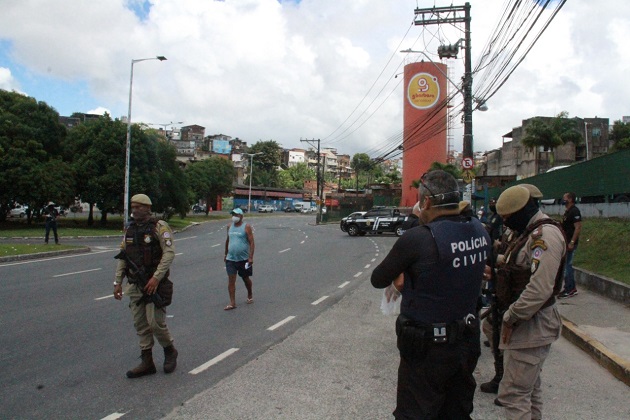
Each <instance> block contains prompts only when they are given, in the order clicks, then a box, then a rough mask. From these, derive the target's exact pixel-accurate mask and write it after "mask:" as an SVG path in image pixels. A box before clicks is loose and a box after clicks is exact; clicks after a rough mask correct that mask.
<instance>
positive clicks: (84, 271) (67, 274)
mask: <svg viewBox="0 0 630 420" xmlns="http://www.w3.org/2000/svg"><path fill="white" fill-rule="evenodd" d="M98 270H102V268H93V269H91V270H83V271H75V272H73V273H65V274H57V275H54V276H53V277H64V276H72V275H74V274H82V273H89V272H91V271H98Z"/></svg>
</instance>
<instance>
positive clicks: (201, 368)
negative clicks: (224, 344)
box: [188, 348, 239, 375]
mask: <svg viewBox="0 0 630 420" xmlns="http://www.w3.org/2000/svg"><path fill="white" fill-rule="evenodd" d="M237 351H239V349H238V348H231V349H229V350H227V351H224V352H223V353H221V354H220V355H218V356H217V357H215V358H214V359H212V360H209V361H207V362H206V363H204V364H203V365H201V366H199V367H196V368H194V369H193V370H191V371H190V372H188V373H190V374H191V375H196V374H198V373H201V372H203V371H204V370H206V369H208V368H209V367H211V366H213V365H216V364H217V363H219V362H220V361H221V360H223V359H226V358H227V357H229V356H231V355H232V354H234V353H236V352H237Z"/></svg>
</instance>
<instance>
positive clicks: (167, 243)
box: [115, 220, 175, 283]
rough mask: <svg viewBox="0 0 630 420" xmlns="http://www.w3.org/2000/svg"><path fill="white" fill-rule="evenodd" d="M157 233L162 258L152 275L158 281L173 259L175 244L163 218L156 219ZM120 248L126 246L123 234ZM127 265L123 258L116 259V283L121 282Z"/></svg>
mask: <svg viewBox="0 0 630 420" xmlns="http://www.w3.org/2000/svg"><path fill="white" fill-rule="evenodd" d="M156 228H157V233H158V237H159V238H160V248H162V259H161V260H160V263H159V264H158V266H157V269H156V270H155V273H153V277H155V278H156V279H158V281H162V279H163V278H164V276H165V275H166V272H167V271H168V269H169V268H170V267H171V264H172V263H173V260H174V259H175V244H174V243H173V231H172V230H171V227H170V226H169V225H168V223H166V222H165V221H164V220H158V222H157V225H156ZM120 248H121V249H125V248H126V243H125V238H124V236H123V240H122V243H121V244H120ZM126 267H127V263H126V262H125V261H124V260H118V266H117V267H116V276H115V281H116V283H122V279H123V277H124V275H125V268H126Z"/></svg>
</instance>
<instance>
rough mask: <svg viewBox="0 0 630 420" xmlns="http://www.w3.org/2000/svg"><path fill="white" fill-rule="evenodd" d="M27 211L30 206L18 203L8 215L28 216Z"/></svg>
mask: <svg viewBox="0 0 630 420" xmlns="http://www.w3.org/2000/svg"><path fill="white" fill-rule="evenodd" d="M27 211H28V206H22V205H20V204H18V205H17V206H15V207H14V208H12V209H11V210H9V214H8V216H9V217H19V218H22V217H24V216H26V212H27Z"/></svg>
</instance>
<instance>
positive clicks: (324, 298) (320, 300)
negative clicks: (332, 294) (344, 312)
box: [311, 296, 328, 305]
mask: <svg viewBox="0 0 630 420" xmlns="http://www.w3.org/2000/svg"><path fill="white" fill-rule="evenodd" d="M326 299H328V296H322V297H320V298H319V299H317V300H316V301H315V302H311V305H319V304H320V303H322V302H323V301H325V300H326Z"/></svg>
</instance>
